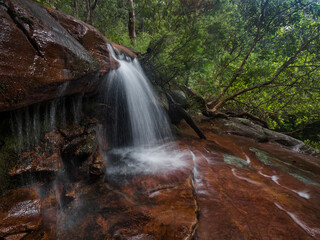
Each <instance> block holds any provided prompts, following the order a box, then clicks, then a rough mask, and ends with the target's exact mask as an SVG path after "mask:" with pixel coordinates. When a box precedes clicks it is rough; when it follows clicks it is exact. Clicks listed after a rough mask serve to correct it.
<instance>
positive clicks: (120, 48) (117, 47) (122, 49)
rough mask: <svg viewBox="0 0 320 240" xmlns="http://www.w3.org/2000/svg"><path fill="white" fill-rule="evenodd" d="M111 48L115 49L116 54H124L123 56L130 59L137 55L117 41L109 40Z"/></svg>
mask: <svg viewBox="0 0 320 240" xmlns="http://www.w3.org/2000/svg"><path fill="white" fill-rule="evenodd" d="M110 43H111V45H112V47H113V49H114V50H115V52H116V54H118V55H122V54H123V55H125V56H128V57H130V58H132V59H134V58H136V57H137V55H136V54H135V53H134V52H133V51H131V50H130V49H128V48H127V47H125V46H123V45H120V44H117V43H114V42H110Z"/></svg>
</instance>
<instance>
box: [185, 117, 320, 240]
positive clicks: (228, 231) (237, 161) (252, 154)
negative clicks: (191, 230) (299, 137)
mask: <svg viewBox="0 0 320 240" xmlns="http://www.w3.org/2000/svg"><path fill="white" fill-rule="evenodd" d="M220 121H221V120H216V121H214V122H212V125H211V123H210V124H208V123H207V122H206V123H200V124H199V126H200V127H201V129H202V130H203V131H205V132H206V136H207V141H200V140H198V139H197V138H196V136H193V137H192V138H191V139H190V138H188V139H186V138H185V139H184V140H183V141H184V142H185V143H186V144H187V145H188V146H189V148H190V151H192V153H193V159H194V163H195V169H196V171H195V173H196V177H195V185H196V186H195V193H196V196H197V204H198V205H199V208H200V212H199V227H198V229H197V239H199V240H202V239H213V240H215V239H217V240H219V239H297V240H298V239H310V240H311V239H318V238H320V228H319V226H320V219H319V217H318V212H319V211H320V208H319V205H318V204H317V202H318V201H319V196H320V195H319V194H320V191H319V184H320V164H319V159H318V158H316V157H314V156H311V155H308V154H303V153H299V152H296V151H293V150H291V149H289V148H286V147H281V146H280V145H278V144H276V143H271V142H267V143H262V142H257V141H255V139H250V138H248V136H246V137H243V136H237V135H227V134H219V133H220V131H221V130H220V131H217V130H216V129H215V128H216V127H217V126H221V122H220ZM222 127H223V131H225V132H226V133H227V132H229V131H231V129H228V128H226V126H225V125H222ZM182 130H183V131H184V129H182ZM190 136H191V135H190Z"/></svg>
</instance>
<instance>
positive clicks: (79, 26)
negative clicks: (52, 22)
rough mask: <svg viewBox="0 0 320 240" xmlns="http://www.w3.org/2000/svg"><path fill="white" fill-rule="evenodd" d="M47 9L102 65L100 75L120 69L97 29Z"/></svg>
mask: <svg viewBox="0 0 320 240" xmlns="http://www.w3.org/2000/svg"><path fill="white" fill-rule="evenodd" d="M46 9H47V11H48V12H49V13H50V14H51V15H52V16H53V17H54V18H55V19H56V20H57V21H58V22H59V23H60V24H61V25H62V26H63V27H64V28H65V29H66V30H67V31H68V32H69V34H70V35H72V36H73V37H74V38H75V39H77V40H78V41H79V42H80V43H81V45H82V46H83V47H84V48H85V49H86V50H88V51H89V52H90V53H91V55H92V56H93V57H94V58H95V59H96V60H97V61H98V62H99V63H100V66H101V69H100V75H102V74H103V73H106V72H108V71H110V70H111V69H115V68H117V67H118V65H119V64H118V62H117V61H116V60H115V59H113V58H111V57H110V53H109V50H108V47H107V42H108V40H107V39H106V38H105V37H104V36H103V35H102V34H101V33H100V32H99V31H98V30H97V29H96V28H94V27H93V26H91V25H89V24H87V23H85V22H82V21H80V20H78V19H75V18H74V17H72V16H69V15H67V14H64V13H62V12H59V11H56V10H54V9H52V8H49V7H46Z"/></svg>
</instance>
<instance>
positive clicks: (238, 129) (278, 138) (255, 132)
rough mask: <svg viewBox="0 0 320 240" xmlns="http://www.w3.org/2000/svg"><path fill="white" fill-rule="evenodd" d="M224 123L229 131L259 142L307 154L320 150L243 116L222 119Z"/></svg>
mask: <svg viewBox="0 0 320 240" xmlns="http://www.w3.org/2000/svg"><path fill="white" fill-rule="evenodd" d="M223 123H224V125H225V126H226V127H227V128H229V129H230V130H232V131H230V133H232V134H236V135H240V136H246V137H249V138H253V139H257V141H259V142H268V141H270V142H274V143H278V144H281V145H283V146H286V147H289V148H291V149H293V150H295V151H300V152H304V153H308V154H313V155H319V154H320V152H319V151H318V150H316V149H314V148H312V147H309V146H307V145H306V144H305V143H304V142H302V141H300V140H298V139H295V138H293V137H290V136H288V135H285V134H281V133H278V132H275V131H272V130H270V129H267V128H264V127H262V126H260V125H258V124H255V123H253V122H251V121H250V120H248V119H245V118H229V119H226V120H223Z"/></svg>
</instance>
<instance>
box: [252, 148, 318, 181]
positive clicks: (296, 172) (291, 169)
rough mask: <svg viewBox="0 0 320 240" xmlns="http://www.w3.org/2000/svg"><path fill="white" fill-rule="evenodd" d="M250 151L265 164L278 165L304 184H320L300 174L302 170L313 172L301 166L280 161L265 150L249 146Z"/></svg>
mask: <svg viewBox="0 0 320 240" xmlns="http://www.w3.org/2000/svg"><path fill="white" fill-rule="evenodd" d="M250 151H252V152H254V153H255V154H256V156H257V158H258V159H259V160H260V161H261V162H262V163H264V164H265V165H268V166H273V167H279V168H281V169H282V170H284V171H285V172H287V173H288V174H289V175H290V176H292V177H294V178H296V179H297V180H299V181H300V182H303V183H306V184H313V185H315V186H318V187H320V184H319V183H318V182H316V181H314V180H312V179H311V178H308V177H306V176H304V175H303V174H301V172H304V173H307V174H310V175H314V173H312V172H309V171H307V170H304V169H301V168H299V167H297V166H294V165H292V164H290V163H288V162H285V161H282V160H280V159H279V158H276V157H274V156H272V155H270V154H268V153H266V152H263V151H261V150H258V149H256V148H250Z"/></svg>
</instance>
